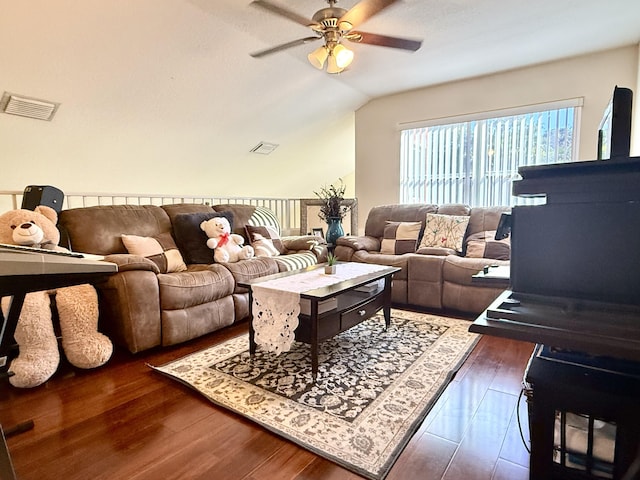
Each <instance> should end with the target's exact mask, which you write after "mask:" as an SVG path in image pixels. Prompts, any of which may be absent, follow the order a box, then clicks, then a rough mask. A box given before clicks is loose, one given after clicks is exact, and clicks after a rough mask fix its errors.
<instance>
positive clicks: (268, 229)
mask: <svg viewBox="0 0 640 480" xmlns="http://www.w3.org/2000/svg"><path fill="white" fill-rule="evenodd" d="M244 229H245V232H246V236H247V239H248V240H249V243H251V245H253V244H254V243H255V242H256V241H257V240H258V239H257V238H256V236H255V235H256V234H258V235H262V237H263V238H264V239H265V240H268V241H271V242H272V243H273V246H274V247H276V250H278V253H279V254H280V255H282V254H283V253H286V249H285V248H284V245H283V244H282V240H280V234H279V233H278V231H277V230H276V229H275V228H273V227H272V226H269V225H259V226H254V225H245V227H244Z"/></svg>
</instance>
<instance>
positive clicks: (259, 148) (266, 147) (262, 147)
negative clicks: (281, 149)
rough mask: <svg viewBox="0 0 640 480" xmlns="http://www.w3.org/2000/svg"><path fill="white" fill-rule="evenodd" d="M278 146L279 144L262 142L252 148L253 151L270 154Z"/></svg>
mask: <svg viewBox="0 0 640 480" xmlns="http://www.w3.org/2000/svg"><path fill="white" fill-rule="evenodd" d="M276 148H278V145H276V144H275V143H267V142H260V143H259V144H258V145H256V146H255V147H253V148H252V149H251V153H259V154H260V155H269V154H270V153H271V152H273V151H274V150H275V149H276Z"/></svg>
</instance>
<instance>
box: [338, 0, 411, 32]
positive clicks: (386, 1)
mask: <svg viewBox="0 0 640 480" xmlns="http://www.w3.org/2000/svg"><path fill="white" fill-rule="evenodd" d="M397 1H398V0H361V1H360V2H358V3H356V4H355V5H354V6H353V7H351V9H350V10H349V11H348V12H347V13H345V14H344V15H343V16H342V17H341V18H340V20H338V25H341V24H344V23H345V22H346V23H348V24H349V25H351V27H350V28H354V27H356V26H358V25H360V24H361V23H363V22H364V21H365V20H367V19H369V18H371V17H373V16H374V15H375V14H376V13H378V12H379V11H380V10H382V9H384V8H387V7H389V6H391V5H393V4H394V3H396V2H397ZM343 27H344V25H341V28H342V29H343V30H350V28H343Z"/></svg>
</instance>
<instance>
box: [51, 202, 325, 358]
mask: <svg viewBox="0 0 640 480" xmlns="http://www.w3.org/2000/svg"><path fill="white" fill-rule="evenodd" d="M229 212H231V215H232V216H231V217H230V218H232V219H233V221H232V225H233V229H234V232H241V233H244V232H243V229H244V226H245V224H246V223H247V222H253V223H254V224H255V222H257V221H269V219H268V218H265V217H264V216H256V214H257V213H264V212H267V213H268V209H264V208H262V209H259V207H258V209H256V207H253V206H250V205H237V206H224V205H221V206H215V207H211V206H208V205H197V204H173V205H165V206H155V205H144V206H137V205H109V206H95V207H85V208H73V209H69V210H63V211H62V212H61V213H60V216H59V222H58V225H59V227H60V229H61V230H62V231H63V232H65V235H66V237H67V238H68V240H67V246H69V247H70V248H71V249H72V250H74V251H77V252H84V253H91V254H97V255H104V256H105V260H107V261H110V262H114V263H116V264H117V265H118V269H119V271H118V273H117V274H115V275H113V276H111V277H109V278H108V280H106V281H104V282H102V283H100V284H97V285H96V288H97V290H98V294H99V308H100V329H101V330H102V331H104V332H105V333H106V334H107V335H109V336H110V338H111V339H112V340H113V341H114V342H115V343H116V344H118V345H120V346H123V347H126V348H127V349H128V350H129V351H131V352H132V353H136V352H140V351H143V350H147V349H149V348H153V347H156V346H168V345H174V344H177V343H181V342H184V341H187V340H190V339H193V338H196V337H199V336H201V335H204V334H206V333H209V332H212V331H215V330H218V329H220V328H223V327H225V326H228V325H231V324H233V323H234V322H237V321H240V320H242V319H244V318H247V317H248V315H249V303H248V302H249V299H248V297H249V296H248V291H247V290H246V289H244V288H241V287H238V286H237V282H238V281H239V280H247V279H251V278H257V277H260V276H264V275H269V274H272V273H278V272H279V271H283V270H287V269H289V268H296V267H297V266H298V264H299V263H301V262H302V263H304V262H312V263H316V262H318V261H321V260H322V259H323V258H325V257H326V246H318V247H315V248H314V249H312V250H310V244H309V243H308V241H307V240H308V238H306V237H305V238H283V239H282V243H283V244H284V245H285V253H284V254H282V255H280V257H282V258H280V257H273V258H253V259H250V260H243V261H239V262H236V263H226V264H216V263H214V260H213V251H212V250H209V249H208V247H206V235H205V234H204V232H202V231H201V230H200V229H199V225H200V222H201V221H202V219H206V218H210V217H211V216H213V215H220V214H222V215H229ZM268 216H269V215H267V217H268ZM256 218H257V219H258V220H256ZM273 218H275V216H273ZM123 234H126V235H135V236H138V237H144V238H149V237H154V238H156V237H158V238H165V239H166V234H169V235H170V236H171V238H172V239H173V240H174V241H175V245H174V249H175V247H178V249H179V251H180V253H181V257H182V259H181V260H184V264H185V265H184V266H185V269H184V270H182V271H171V272H169V273H163V271H162V270H161V269H160V268H159V267H158V265H157V264H156V263H154V261H152V259H151V257H150V256H147V257H145V256H142V255H133V254H130V253H128V250H127V248H126V247H125V245H124V244H123V241H122V235H123ZM163 234H165V235H164V237H163ZM287 246H288V247H302V248H300V249H299V250H295V249H292V248H287ZM303 250H304V251H303ZM165 253H166V252H165ZM287 254H290V255H287ZM289 256H290V257H291V259H293V260H287V259H285V257H289Z"/></svg>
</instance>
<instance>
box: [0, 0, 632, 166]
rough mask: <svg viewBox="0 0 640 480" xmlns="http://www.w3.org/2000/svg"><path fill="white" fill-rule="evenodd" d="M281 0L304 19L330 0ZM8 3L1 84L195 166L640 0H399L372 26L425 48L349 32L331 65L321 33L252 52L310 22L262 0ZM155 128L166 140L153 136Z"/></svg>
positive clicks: (506, 57)
mask: <svg viewBox="0 0 640 480" xmlns="http://www.w3.org/2000/svg"><path fill="white" fill-rule="evenodd" d="M273 1H274V2H276V3H280V4H281V5H283V6H286V7H287V8H288V9H290V10H293V11H295V12H297V13H299V14H300V15H302V16H305V17H311V16H312V15H313V13H314V12H315V11H317V10H319V9H321V8H324V7H326V6H327V4H326V2H324V1H323V0H273ZM355 3H356V2H355V0H341V1H340V2H339V3H338V5H337V6H339V7H342V8H345V9H349V8H351V7H352V6H353V5H354V4H355ZM0 7H1V8H2V10H1V12H2V14H1V15H0V91H5V90H6V91H10V92H14V93H20V94H24V95H30V96H34V97H41V98H45V99H49V100H51V101H59V102H62V104H63V107H62V108H65V109H67V115H69V117H67V119H66V120H65V119H63V118H62V117H63V115H62V110H61V111H60V112H59V114H58V115H59V116H60V118H58V119H57V120H56V121H57V122H60V123H62V126H61V128H68V129H73V132H74V133H73V136H74V138H75V140H76V141H77V142H78V143H77V145H79V146H77V147H75V148H77V149H81V148H82V142H83V141H86V142H87V144H88V142H89V141H92V142H93V144H92V145H93V146H92V149H93V150H94V152H95V151H100V148H107V147H108V148H110V149H115V150H113V151H112V152H110V153H111V155H118V154H120V153H122V154H124V153H125V152H124V151H123V152H118V151H117V144H118V143H119V144H121V145H127V149H128V151H129V152H130V151H131V150H132V148H133V149H136V148H139V149H140V150H141V151H140V152H138V153H139V154H140V157H141V158H144V156H145V155H148V156H149V157H152V156H160V157H162V155H167V156H169V155H171V156H172V157H176V156H177V154H178V153H179V152H183V151H186V152H187V153H188V155H189V157H190V158H191V159H192V160H193V162H194V163H195V165H196V166H204V165H206V164H207V162H208V161H210V158H211V155H212V153H211V152H214V156H217V155H220V156H221V157H224V158H226V159H231V160H238V159H242V158H243V156H244V155H246V153H247V152H248V151H249V149H250V148H251V147H253V146H254V145H255V144H256V143H257V142H259V141H261V140H265V141H273V142H275V143H279V144H281V145H283V146H285V145H287V144H296V145H302V144H304V143H310V144H313V142H314V141H318V140H319V139H318V136H319V134H320V133H321V132H322V131H326V129H327V128H329V129H330V128H331V124H332V122H333V121H336V122H338V123H341V122H344V118H345V116H347V117H348V116H349V115H350V114H353V112H354V111H355V110H357V109H358V108H359V107H361V106H362V105H364V104H365V103H366V102H368V101H369V100H371V99H372V98H376V97H379V96H383V95H388V94H393V93H395V92H400V91H404V90H409V89H415V88H420V87H424V86H428V85H434V84H439V83H443V82H450V81H454V80H457V79H463V78H469V77H473V76H478V75H484V74H489V73H493V72H496V71H501V70H508V69H513V68H518V67H522V66H526V65H531V64H536V63H541V62H547V61H551V60H556V59H560V58H563V57H568V56H574V55H580V54H583V53H587V52H593V51H598V50H605V49H609V48H614V47H618V46H623V45H629V44H634V43H638V42H639V41H640V27H639V25H640V1H638V0H535V1H531V0H401V1H399V2H397V3H396V4H394V5H392V6H390V7H388V8H386V9H385V10H383V11H382V12H380V13H378V14H377V15H376V16H374V17H373V18H371V19H369V20H368V21H366V22H365V23H364V24H362V25H360V26H358V29H361V30H364V31H367V32H375V33H380V34H384V35H392V36H401V37H408V38H417V39H422V40H423V44H422V48H421V49H420V50H418V51H417V52H415V53H411V52H406V51H403V50H396V49H391V48H385V47H378V46H372V45H364V44H354V43H349V44H348V46H349V48H351V49H352V50H353V51H354V52H355V59H354V61H353V63H352V64H351V66H350V67H349V68H348V69H347V70H345V71H344V72H342V73H341V74H338V75H329V74H327V73H325V72H323V71H319V70H317V69H315V68H313V67H312V66H311V65H310V64H309V62H308V61H307V58H306V56H307V54H308V53H310V52H311V51H312V50H313V49H315V48H316V47H317V46H319V45H318V44H317V43H315V44H307V45H301V46H297V47H294V48H291V49H288V50H286V51H282V52H279V53H276V54H273V55H270V56H268V57H264V58H260V59H256V58H252V57H251V56H250V55H249V54H250V53H251V52H255V51H257V50H262V49H265V48H268V47H270V46H274V45H278V44H280V43H284V42H288V41H290V40H295V39H297V38H301V37H306V36H308V35H310V34H312V32H311V31H310V30H309V29H307V28H305V27H303V26H301V25H299V24H296V23H294V22H291V21H287V20H286V19H284V18H282V17H279V16H276V15H273V14H270V13H267V12H265V11H264V10H262V9H259V8H256V7H255V6H252V5H250V1H249V0H83V1H77V0H56V1H55V2H51V1H50V0H30V1H28V2H16V1H14V0H0ZM594 75H597V72H594ZM0 93H1V92H0ZM71 112H73V121H72V122H73V123H70V124H67V125H65V124H64V122H71V120H70V119H69V118H71V117H70V115H71ZM0 120H1V121H3V122H4V123H2V124H0V126H2V125H6V121H5V120H4V119H0ZM25 125H26V124H25ZM91 125H99V134H98V132H96V131H95V130H94V129H92V128H91ZM11 128H16V126H15V125H14V124H12V126H11ZM18 128H20V129H25V131H24V132H22V134H23V135H24V136H25V138H26V136H27V133H29V134H30V133H31V132H27V129H29V128H31V127H24V126H23V124H20V125H18ZM159 131H162V132H163V133H162V135H163V137H164V139H163V140H162V141H157V138H155V137H157V135H158V132H159ZM3 135H4V136H5V137H4V138H0V139H2V140H3V141H6V140H9V144H11V142H15V141H16V140H15V138H8V137H6V135H7V131H6V129H5V132H4V133H1V132H0V136H3ZM100 135H104V136H106V135H110V138H111V140H110V141H109V143H108V144H107V142H106V141H105V140H104V139H103V138H102V137H101V136H100ZM147 135H148V136H149V137H154V142H149V144H144V143H140V144H139V143H138V142H143V141H144V138H145V136H147ZM17 136H18V137H20V134H18V135H17ZM134 136H135V139H133V137H134ZM14 137H15V135H14ZM31 138H33V136H32V137H31ZM169 139H170V140H171V141H169ZM55 141H58V142H61V141H62V140H60V137H56V140H55ZM55 141H53V142H54V143H55ZM165 141H166V143H164V142H165ZM22 142H23V143H24V145H17V144H14V145H13V146H12V149H13V151H12V153H14V154H17V152H19V151H21V150H20V149H24V147H25V145H26V141H24V140H22ZM65 142H67V143H68V144H71V142H70V141H69V140H67V141H65ZM114 142H115V146H114ZM152 143H154V144H155V146H154V147H151V146H150V145H151V144H152ZM68 144H65V145H64V148H65V149H66V150H67V151H66V153H65V154H67V156H70V155H68V153H69V151H68V150H69V149H70V148H71V146H70V145H68ZM95 147H98V148H95ZM28 148H31V147H30V146H29V147H28ZM61 148H62V146H61ZM85 148H86V149H88V147H85ZM123 150H124V149H123ZM198 152H208V153H207V154H206V155H205V154H204V153H202V154H201V155H200V158H198V156H199V154H198ZM71 153H75V154H76V155H81V154H85V155H86V152H83V151H76V152H73V151H72V152H71ZM351 155H352V153H351Z"/></svg>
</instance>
